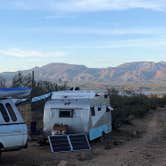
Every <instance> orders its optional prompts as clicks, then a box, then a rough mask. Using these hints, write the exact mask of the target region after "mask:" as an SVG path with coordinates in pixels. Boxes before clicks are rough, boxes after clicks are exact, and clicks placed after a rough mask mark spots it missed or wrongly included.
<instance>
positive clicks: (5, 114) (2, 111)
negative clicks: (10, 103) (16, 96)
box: [0, 104, 10, 122]
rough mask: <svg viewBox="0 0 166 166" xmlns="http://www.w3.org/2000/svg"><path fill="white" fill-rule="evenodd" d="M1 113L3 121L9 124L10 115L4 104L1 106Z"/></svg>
mask: <svg viewBox="0 0 166 166" xmlns="http://www.w3.org/2000/svg"><path fill="white" fill-rule="evenodd" d="M0 112H1V114H2V116H3V119H4V121H5V122H9V120H10V119H9V116H8V114H7V112H6V109H5V107H4V106H3V104H0Z"/></svg>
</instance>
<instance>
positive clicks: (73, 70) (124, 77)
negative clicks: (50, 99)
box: [0, 62, 166, 87]
mask: <svg viewBox="0 0 166 166" xmlns="http://www.w3.org/2000/svg"><path fill="white" fill-rule="evenodd" d="M32 70H34V72H35V79H36V80H47V81H52V82H57V81H58V82H64V81H65V82H66V81H67V82H68V83H69V84H76V85H82V86H84V87H88V85H90V86H92V87H93V85H95V86H96V87H98V86H99V87H100V86H109V85H123V84H133V85H134V84H138V85H142V84H147V83H155V84H160V83H163V84H166V62H158V63H155V62H131V63H125V64H122V65H119V66H117V67H107V68H88V67H86V66H84V65H75V64H65V63H50V64H47V65H45V66H42V67H35V68H32V69H29V70H24V71H22V72H23V73H24V74H27V73H29V72H31V71H32ZM15 74H16V72H3V73H0V77H3V78H5V79H6V80H8V81H10V80H11V79H12V78H13V77H14V75H15Z"/></svg>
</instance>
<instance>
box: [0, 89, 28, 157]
mask: <svg viewBox="0 0 166 166" xmlns="http://www.w3.org/2000/svg"><path fill="white" fill-rule="evenodd" d="M28 91H29V93H30V89H27V88H26V89H25V88H21V89H20V88H17V89H15V88H10V89H0V154H1V152H3V151H11V150H12V151H13V150H19V149H21V148H25V147H27V140H28V131H27V125H26V124H25V123H24V120H23V118H22V116H21V114H20V113H19V111H18V109H17V107H16V106H15V104H14V102H13V101H12V99H11V98H7V96H8V97H9V96H10V97H12V96H14V97H16V96H17V97H20V96H21V97H23V94H24V95H27V94H28ZM19 95H20V96H19Z"/></svg>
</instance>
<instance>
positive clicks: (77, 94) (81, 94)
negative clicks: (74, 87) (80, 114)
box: [51, 90, 101, 100]
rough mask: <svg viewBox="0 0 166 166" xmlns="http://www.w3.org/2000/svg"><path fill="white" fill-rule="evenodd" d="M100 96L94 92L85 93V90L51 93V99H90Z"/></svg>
mask: <svg viewBox="0 0 166 166" xmlns="http://www.w3.org/2000/svg"><path fill="white" fill-rule="evenodd" d="M100 95H101V94H99V93H97V92H95V91H86V90H78V91H59V92H52V97H51V99H53V100H54V99H67V98H68V99H92V98H94V97H96V96H100Z"/></svg>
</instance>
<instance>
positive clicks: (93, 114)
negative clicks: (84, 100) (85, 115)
mask: <svg viewBox="0 0 166 166" xmlns="http://www.w3.org/2000/svg"><path fill="white" fill-rule="evenodd" d="M90 111H91V115H92V116H95V108H94V107H90Z"/></svg>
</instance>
